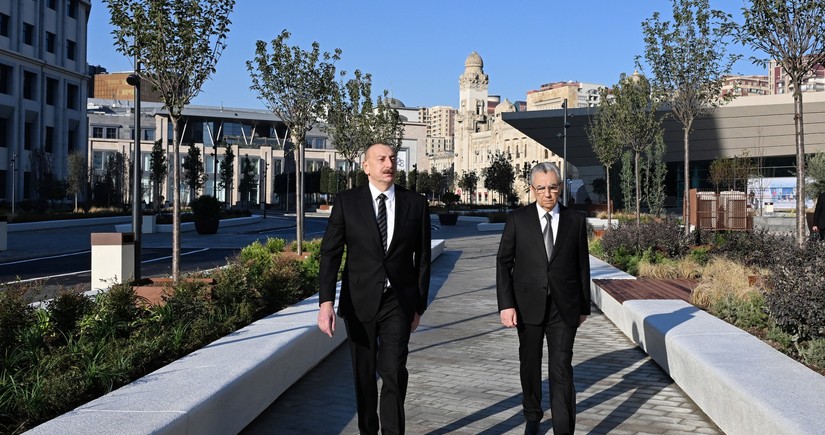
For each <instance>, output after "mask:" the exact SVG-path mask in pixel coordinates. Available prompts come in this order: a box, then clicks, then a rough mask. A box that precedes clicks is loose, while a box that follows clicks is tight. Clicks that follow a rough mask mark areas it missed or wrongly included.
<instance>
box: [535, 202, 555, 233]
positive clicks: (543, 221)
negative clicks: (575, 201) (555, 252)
mask: <svg viewBox="0 0 825 435" xmlns="http://www.w3.org/2000/svg"><path fill="white" fill-rule="evenodd" d="M536 208H537V209H538V214H539V222H541V232H542V234H544V227H546V226H547V219H545V218H544V215H546V214H547V210H545V209H543V208H541V206H540V205H539V203H538V202H536ZM550 216H551V217H552V218H553V219H552V220H551V221H550V223H551V224H552V226H551V227H550V229H551V230H552V231H553V241H554V242H555V241H556V240H558V237H556V235H557V234H558V233H559V204H558V203H556V206H555V207H553V209H552V210H550Z"/></svg>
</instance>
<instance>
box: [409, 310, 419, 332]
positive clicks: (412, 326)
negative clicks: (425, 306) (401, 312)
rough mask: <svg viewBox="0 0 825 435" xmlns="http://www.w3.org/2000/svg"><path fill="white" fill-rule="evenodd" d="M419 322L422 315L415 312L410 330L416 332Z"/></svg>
mask: <svg viewBox="0 0 825 435" xmlns="http://www.w3.org/2000/svg"><path fill="white" fill-rule="evenodd" d="M419 323H421V315H420V314H418V313H415V315H414V316H413V321H412V325H411V326H410V332H414V331H415V330H416V328H418V324H419Z"/></svg>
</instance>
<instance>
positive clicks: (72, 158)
mask: <svg viewBox="0 0 825 435" xmlns="http://www.w3.org/2000/svg"><path fill="white" fill-rule="evenodd" d="M88 168H89V166H88V164H87V163H86V157H85V156H84V155H83V154H81V153H80V152H77V151H73V152H72V153H71V154H69V157H68V163H67V171H68V172H67V174H66V192H67V193H68V194H69V195H72V196H74V211H75V213H77V212H78V208H77V199H78V197H80V196H82V197H84V198H85V197H86V194H87V193H88V192H87V191H88V186H89V169H88Z"/></svg>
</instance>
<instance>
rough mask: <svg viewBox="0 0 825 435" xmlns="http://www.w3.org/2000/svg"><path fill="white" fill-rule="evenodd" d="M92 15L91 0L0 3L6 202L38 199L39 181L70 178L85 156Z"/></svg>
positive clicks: (0, 159)
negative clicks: (71, 161) (74, 162)
mask: <svg viewBox="0 0 825 435" xmlns="http://www.w3.org/2000/svg"><path fill="white" fill-rule="evenodd" d="M90 10H91V1H90V0H62V1H57V0H27V1H4V2H0V198H2V200H4V201H15V202H17V201H20V200H24V199H34V198H37V197H38V193H37V192H38V184H40V183H41V182H42V181H44V180H48V179H64V178H66V161H67V155H68V154H69V153H72V152H85V150H86V147H85V144H86V143H87V129H86V104H85V103H86V97H87V92H88V91H87V86H88V85H87V83H88V75H87V70H86V44H87V30H86V22H87V20H88V16H89V11H90ZM33 160H37V162H33ZM33 163H34V164H33ZM33 169H34V170H33Z"/></svg>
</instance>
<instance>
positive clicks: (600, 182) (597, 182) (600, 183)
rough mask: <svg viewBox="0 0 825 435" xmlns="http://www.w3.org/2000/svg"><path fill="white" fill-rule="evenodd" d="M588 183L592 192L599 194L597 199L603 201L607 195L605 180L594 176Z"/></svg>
mask: <svg viewBox="0 0 825 435" xmlns="http://www.w3.org/2000/svg"><path fill="white" fill-rule="evenodd" d="M590 184H591V185H592V186H593V193H595V194H596V195H598V196H599V201H604V198H606V197H607V181H605V179H604V178H596V179H594V180H593V182H592V183H590Z"/></svg>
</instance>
